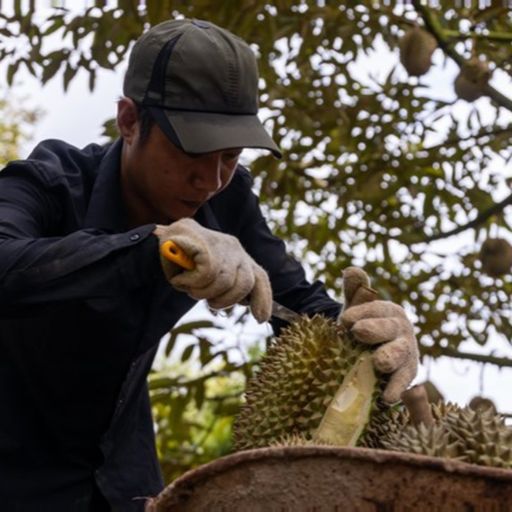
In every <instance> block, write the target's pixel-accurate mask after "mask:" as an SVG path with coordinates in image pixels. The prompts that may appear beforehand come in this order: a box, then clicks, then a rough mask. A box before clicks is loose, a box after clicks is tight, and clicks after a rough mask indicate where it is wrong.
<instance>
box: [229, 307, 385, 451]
mask: <svg viewBox="0 0 512 512" xmlns="http://www.w3.org/2000/svg"><path fill="white" fill-rule="evenodd" d="M366 350H368V348H367V347H366V346H365V345H362V344H361V343H357V342H356V341H354V340H353V339H352V337H351V336H350V335H349V333H348V332H347V331H346V330H345V329H344V328H343V327H341V326H340V325H339V324H337V323H336V322H335V321H334V320H332V319H328V318H325V317H323V316H320V315H317V316H315V317H312V318H308V317H303V318H302V319H301V320H300V321H298V322H296V323H294V324H292V325H290V326H289V327H288V328H287V329H285V330H284V331H283V332H282V334H281V335H280V336H279V337H278V338H276V339H274V340H273V342H272V344H271V345H270V347H269V349H268V350H267V354H266V355H265V356H264V358H263V360H262V362H261V365H260V370H259V372H258V373H257V374H256V375H255V376H254V378H253V379H252V380H251V381H250V382H249V383H248V386H247V391H246V403H245V404H244V406H242V409H241V411H240V414H239V416H238V418H237V420H236V422H235V426H234V438H235V445H236V448H237V449H248V448H257V447H262V446H269V445H271V444H275V443H279V442H280V440H282V439H290V438H294V439H295V438H296V437H297V436H299V437H300V436H302V437H303V438H304V439H305V440H308V439H309V440H310V439H311V438H312V436H313V434H314V432H315V430H316V429H317V428H318V426H319V424H320V421H321V419H322V417H323V415H324V413H325V411H326V409H327V407H328V406H329V404H330V403H331V401H332V399H333V398H334V396H335V393H336V391H337V390H338V388H339V387H340V385H341V384H342V382H343V379H344V378H345V377H346V376H347V375H348V373H349V372H350V370H351V369H352V367H353V366H354V364H355V363H356V361H357V360H358V358H359V356H360V355H361V354H362V353H363V352H364V351H366ZM382 389H383V385H381V384H379V385H378V386H377V387H376V388H375V391H374V400H373V404H372V408H371V411H372V412H377V410H378V407H379V405H378V404H377V399H378V398H379V396H380V395H381V394H382Z"/></svg>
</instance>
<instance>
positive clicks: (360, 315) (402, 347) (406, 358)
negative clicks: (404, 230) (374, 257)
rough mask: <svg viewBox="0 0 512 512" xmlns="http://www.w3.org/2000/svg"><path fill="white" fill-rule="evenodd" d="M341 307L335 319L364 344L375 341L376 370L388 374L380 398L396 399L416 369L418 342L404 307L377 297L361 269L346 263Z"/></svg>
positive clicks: (385, 399) (390, 400)
mask: <svg viewBox="0 0 512 512" xmlns="http://www.w3.org/2000/svg"><path fill="white" fill-rule="evenodd" d="M343 293H344V296H345V308H344V310H343V311H342V313H341V314H340V317H339V319H338V320H339V321H340V322H341V323H342V325H344V326H345V327H346V328H348V329H349V330H350V332H351V333H352V334H353V336H354V338H355V339H356V340H358V341H360V342H361V343H366V344H368V345H379V347H378V348H377V349H375V351H374V352H373V356H372V357H373V364H374V367H375V369H376V370H378V371H380V372H382V373H389V374H391V376H390V378H389V381H388V384H387V386H386V388H385V390H384V393H383V400H384V401H385V402H387V403H394V402H397V401H398V400H400V396H401V394H402V393H403V392H404V391H405V390H406V389H407V387H408V386H409V384H410V383H411V382H412V380H413V379H414V377H415V376H416V372H417V370H418V357H419V352H418V342H417V341H416V337H415V335H414V328H413V326H412V324H411V322H409V320H408V319H407V316H406V314H405V310H404V309H403V308H402V307H401V306H399V305H398V304H394V303H393V302H389V301H384V300H377V299H378V297H377V293H376V292H375V291H374V290H372V289H371V288H370V280H369V278H368V276H367V275H366V272H364V271H363V270H362V269H360V268H357V267H348V268H347V269H345V270H344V272H343Z"/></svg>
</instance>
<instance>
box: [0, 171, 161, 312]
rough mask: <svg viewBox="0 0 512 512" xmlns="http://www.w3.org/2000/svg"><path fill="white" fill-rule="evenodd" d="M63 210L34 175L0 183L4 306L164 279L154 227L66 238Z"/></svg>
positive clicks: (11, 176)
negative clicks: (158, 278) (62, 232)
mask: <svg viewBox="0 0 512 512" xmlns="http://www.w3.org/2000/svg"><path fill="white" fill-rule="evenodd" d="M61 217H62V205H60V204H59V200H58V199H57V198H56V197H55V196H52V194H50V193H48V191H47V190H45V189H44V187H42V186H41V184H40V183H39V182H37V180H35V179H34V178H32V177H31V176H30V174H28V173H27V174H26V175H24V174H23V173H5V174H4V172H2V176H1V179H0V304H1V305H2V306H9V305H16V304H26V305H30V304H40V303H45V302H53V301H68V300H74V299H84V298H98V297H111V296H113V295H115V294H119V293H122V292H125V291H126V290H129V289H135V288H137V287H138V286H140V285H142V284H143V283H144V282H147V280H148V279H151V278H153V277H155V276H156V275H160V274H161V269H160V263H159V257H158V250H157V245H158V241H157V239H156V237H155V236H153V235H152V234H151V233H152V231H153V229H154V225H146V226H141V227H139V228H137V229H133V230H131V231H128V232H126V233H118V234H111V233H104V232H102V231H100V230H96V229H83V230H78V231H73V232H70V233H69V234H66V235H65V236H61V235H56V236H52V234H53V233H58V232H59V231H61V230H60V229H59V228H58V227H59V225H61V224H63V221H62V218H61Z"/></svg>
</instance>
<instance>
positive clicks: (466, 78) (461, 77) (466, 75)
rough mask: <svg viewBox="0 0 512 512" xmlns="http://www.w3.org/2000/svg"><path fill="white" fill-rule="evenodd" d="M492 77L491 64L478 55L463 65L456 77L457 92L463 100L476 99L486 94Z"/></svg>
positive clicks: (455, 86)
mask: <svg viewBox="0 0 512 512" xmlns="http://www.w3.org/2000/svg"><path fill="white" fill-rule="evenodd" d="M490 78H491V71H490V70H489V64H487V62H485V61H483V60H480V59H478V58H476V57H475V58H472V59H470V60H469V61H467V62H466V63H465V64H464V65H463V66H462V68H461V69H460V71H459V74H458V75H457V78H455V82H454V84H453V86H454V89H455V93H456V94H457V96H458V97H459V98H461V99H463V100H466V101H475V100H477V99H478V98H480V97H481V96H483V95H484V94H485V87H486V85H487V84H488V83H489V79H490Z"/></svg>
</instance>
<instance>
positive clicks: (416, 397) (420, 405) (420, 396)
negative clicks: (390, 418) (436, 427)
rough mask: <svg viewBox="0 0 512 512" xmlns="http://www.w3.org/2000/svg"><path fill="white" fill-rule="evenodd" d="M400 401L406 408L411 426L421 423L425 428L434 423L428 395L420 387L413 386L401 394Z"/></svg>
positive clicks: (423, 388)
mask: <svg viewBox="0 0 512 512" xmlns="http://www.w3.org/2000/svg"><path fill="white" fill-rule="evenodd" d="M401 398H402V401H403V403H404V405H405V407H407V410H408V411H409V414H410V416H411V422H412V424H413V425H419V424H420V423H423V424H424V425H426V426H427V427H428V426H430V425H432V424H433V423H434V417H433V416H432V410H431V408H430V404H429V402H428V395H427V391H426V390H425V387H424V386H422V385H417V386H413V387H412V388H410V389H408V390H406V391H404V392H403V393H402V397H401Z"/></svg>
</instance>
